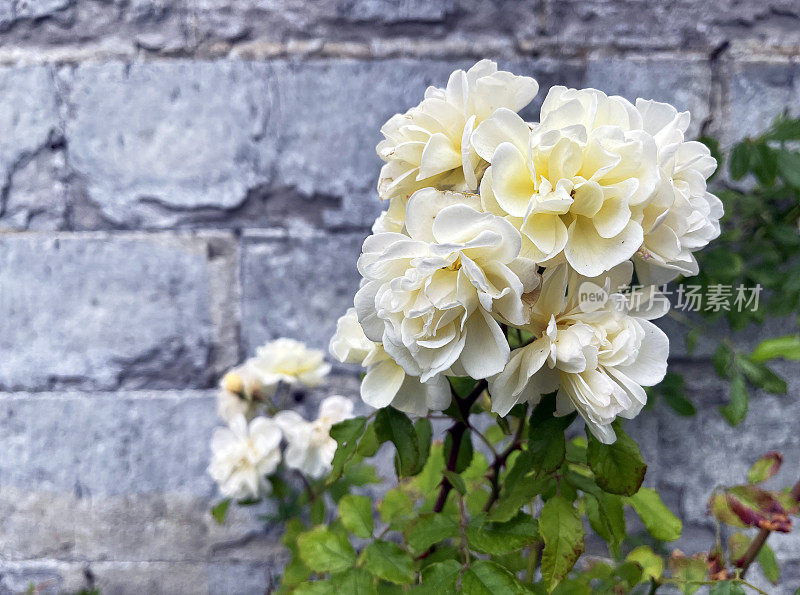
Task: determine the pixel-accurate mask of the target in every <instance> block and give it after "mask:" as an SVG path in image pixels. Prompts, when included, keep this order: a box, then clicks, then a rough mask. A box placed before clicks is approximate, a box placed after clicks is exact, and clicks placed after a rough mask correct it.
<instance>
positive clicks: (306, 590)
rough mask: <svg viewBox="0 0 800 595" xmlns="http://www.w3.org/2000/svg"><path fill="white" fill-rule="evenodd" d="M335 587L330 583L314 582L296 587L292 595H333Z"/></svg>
mask: <svg viewBox="0 0 800 595" xmlns="http://www.w3.org/2000/svg"><path fill="white" fill-rule="evenodd" d="M334 593H336V587H334V585H333V583H332V582H330V581H314V582H310V581H309V582H306V583H301V584H299V585H297V586H296V587H295V588H294V590H293V591H292V595H334Z"/></svg>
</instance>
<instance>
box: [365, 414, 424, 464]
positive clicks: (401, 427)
mask: <svg viewBox="0 0 800 595" xmlns="http://www.w3.org/2000/svg"><path fill="white" fill-rule="evenodd" d="M375 435H376V436H377V437H378V440H379V441H380V442H391V443H393V444H394V446H395V448H396V449H397V456H398V461H399V464H398V473H399V475H401V476H409V475H416V474H417V473H419V472H420V470H421V469H422V467H423V465H421V464H420V454H421V453H420V447H419V438H418V437H417V432H416V430H415V429H414V426H413V425H412V423H411V420H410V419H408V417H407V416H406V414H405V413H401V412H400V411H398V410H397V409H395V408H394V407H385V408H383V409H380V410H379V411H378V415H377V416H376V417H375Z"/></svg>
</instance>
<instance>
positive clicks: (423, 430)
mask: <svg viewBox="0 0 800 595" xmlns="http://www.w3.org/2000/svg"><path fill="white" fill-rule="evenodd" d="M414 431H415V432H416V433H417V443H418V444H419V461H418V462H417V466H418V468H419V470H420V471H421V470H422V468H423V467H424V466H425V463H427V462H428V456H430V454H431V442H432V441H433V427H432V426H431V420H429V419H428V418H427V417H422V418H420V419H418V420H417V421H416V423H414ZM418 472H419V471H418Z"/></svg>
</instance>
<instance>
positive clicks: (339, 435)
mask: <svg viewBox="0 0 800 595" xmlns="http://www.w3.org/2000/svg"><path fill="white" fill-rule="evenodd" d="M366 425H367V420H366V418H364V417H353V418H350V419H346V420H344V421H341V422H339V423H337V424H334V425H333V426H332V427H331V431H330V435H331V438H333V439H334V440H336V443H337V447H336V452H335V453H334V455H333V461H332V462H331V474H330V476H329V477H328V480H327V482H326V483H327V485H331V484H332V483H333V482H335V481H337V480H338V479H339V478H340V477H341V476H342V473H343V472H344V469H345V466H346V465H347V463H348V462H349V461H350V460H351V459H352V458H353V455H355V453H356V447H357V446H358V439H359V438H360V437H361V435H362V434H363V433H364V428H365V427H366Z"/></svg>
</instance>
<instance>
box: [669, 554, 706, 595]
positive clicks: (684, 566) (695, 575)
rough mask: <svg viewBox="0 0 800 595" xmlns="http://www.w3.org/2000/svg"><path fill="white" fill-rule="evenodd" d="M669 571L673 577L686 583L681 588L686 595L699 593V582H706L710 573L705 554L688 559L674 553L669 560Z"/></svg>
mask: <svg viewBox="0 0 800 595" xmlns="http://www.w3.org/2000/svg"><path fill="white" fill-rule="evenodd" d="M669 569H670V572H672V576H673V577H675V578H676V579H678V580H679V581H683V582H684V583H685V584H683V585H681V586H680V589H681V591H683V593H684V595H691V594H692V593H694V592H695V591H697V590H698V589H699V588H700V585H699V584H698V582H699V581H702V580H704V579H705V578H706V574H707V573H708V568H707V567H706V557H705V554H698V555H696V556H693V557H691V558H687V557H686V556H684V555H683V554H678V553H677V552H676V553H673V555H672V556H670V558H669Z"/></svg>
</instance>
